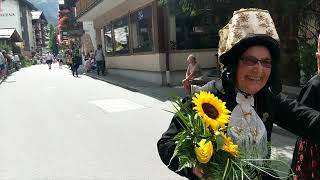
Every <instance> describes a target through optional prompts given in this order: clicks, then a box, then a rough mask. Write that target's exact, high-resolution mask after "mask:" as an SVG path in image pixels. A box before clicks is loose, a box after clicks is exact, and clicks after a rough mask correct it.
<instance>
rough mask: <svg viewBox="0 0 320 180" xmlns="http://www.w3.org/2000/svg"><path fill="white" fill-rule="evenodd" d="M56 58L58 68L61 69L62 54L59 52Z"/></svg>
mask: <svg viewBox="0 0 320 180" xmlns="http://www.w3.org/2000/svg"><path fill="white" fill-rule="evenodd" d="M57 59H58V62H59V69H62V65H63V59H64V57H63V54H61V53H59V54H58V55H57Z"/></svg>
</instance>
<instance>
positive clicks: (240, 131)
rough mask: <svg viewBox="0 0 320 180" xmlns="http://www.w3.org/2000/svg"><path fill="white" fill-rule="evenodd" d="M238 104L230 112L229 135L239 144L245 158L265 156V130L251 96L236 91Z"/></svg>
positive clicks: (266, 148) (266, 153)
mask: <svg viewBox="0 0 320 180" xmlns="http://www.w3.org/2000/svg"><path fill="white" fill-rule="evenodd" d="M236 101H237V103H238V105H237V106H236V107H235V108H234V109H233V111H232V113H231V123H230V126H231V128H230V129H229V131H228V134H229V136H231V138H232V139H233V141H234V143H235V144H237V145H239V150H240V152H241V154H242V155H243V156H244V157H245V158H266V157H267V155H268V144H267V142H268V141H267V130H266V128H265V126H264V124H263V122H262V120H261V119H260V117H259V116H258V114H257V113H256V111H255V110H254V108H253V106H254V98H253V96H249V97H245V96H244V95H243V94H241V93H237V97H236Z"/></svg>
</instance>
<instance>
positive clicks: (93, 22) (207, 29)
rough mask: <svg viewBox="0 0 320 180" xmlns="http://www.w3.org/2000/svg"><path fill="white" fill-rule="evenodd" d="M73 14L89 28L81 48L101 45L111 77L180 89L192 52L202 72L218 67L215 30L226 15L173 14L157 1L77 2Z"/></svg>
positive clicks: (85, 28) (91, 0)
mask: <svg viewBox="0 0 320 180" xmlns="http://www.w3.org/2000/svg"><path fill="white" fill-rule="evenodd" d="M222 5H223V4H222ZM223 11H224V10H223V9H221V8H220V10H219V8H217V11H216V12H219V13H225V12H223ZM76 12H77V19H78V21H81V22H84V25H88V26H84V30H85V34H84V35H83V37H82V40H83V42H85V43H82V45H83V47H82V48H83V49H84V51H86V52H88V51H90V50H93V49H92V48H94V49H95V48H96V45H97V44H102V46H103V48H104V50H105V54H106V56H107V58H106V59H107V60H106V64H107V67H108V72H109V73H112V74H117V75H121V76H127V77H130V78H135V79H139V80H144V81H149V82H153V83H157V84H162V85H168V84H170V85H180V84H181V80H182V79H184V76H185V72H186V68H187V62H186V58H187V56H188V55H189V54H191V53H192V54H194V55H195V56H196V57H197V60H198V62H199V63H200V65H201V67H202V69H204V70H205V71H206V70H208V71H209V70H210V71H211V70H212V69H217V67H218V63H217V57H216V53H217V46H218V37H217V34H218V33H217V31H218V30H219V29H220V28H221V27H222V26H223V25H224V24H226V22H227V19H228V17H225V16H218V15H215V14H201V17H200V16H195V17H190V16H183V15H177V14H174V13H171V12H170V11H169V10H168V8H167V7H165V6H161V5H159V4H158V1H156V0H135V1H126V0H79V1H78V2H77V4H76ZM230 14H231V13H230ZM222 17H225V18H222ZM91 43H92V44H91ZM210 71H209V72H206V73H211V72H210Z"/></svg>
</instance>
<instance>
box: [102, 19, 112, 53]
mask: <svg viewBox="0 0 320 180" xmlns="http://www.w3.org/2000/svg"><path fill="white" fill-rule="evenodd" d="M111 30H112V29H111V24H109V25H106V26H105V27H104V42H105V46H106V49H105V52H106V54H108V55H112V53H113V47H112V31H111Z"/></svg>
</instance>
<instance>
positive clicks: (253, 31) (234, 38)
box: [218, 8, 280, 65]
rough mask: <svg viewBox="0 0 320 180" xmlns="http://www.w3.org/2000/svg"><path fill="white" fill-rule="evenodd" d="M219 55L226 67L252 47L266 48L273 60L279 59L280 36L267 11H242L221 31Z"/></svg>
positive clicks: (236, 12)
mask: <svg viewBox="0 0 320 180" xmlns="http://www.w3.org/2000/svg"><path fill="white" fill-rule="evenodd" d="M219 36H220V42H219V49H218V55H219V60H220V62H221V63H223V64H224V65H226V64H231V63H233V62H232V61H236V60H237V58H239V56H240V55H241V54H242V53H243V52H244V51H245V50H246V49H248V48H249V47H250V46H253V45H263V46H266V47H267V48H268V49H269V51H270V53H271V56H272V59H273V60H276V61H277V60H278V59H279V54H280V48H279V41H280V40H279V36H278V34H277V31H276V28H275V25H274V23H273V20H272V18H271V16H270V14H269V12H268V11H267V10H262V9H253V8H250V9H240V10H238V11H235V12H234V13H233V17H232V18H231V19H230V21H229V23H228V24H227V25H226V26H224V27H223V28H222V29H221V30H220V31H219Z"/></svg>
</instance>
